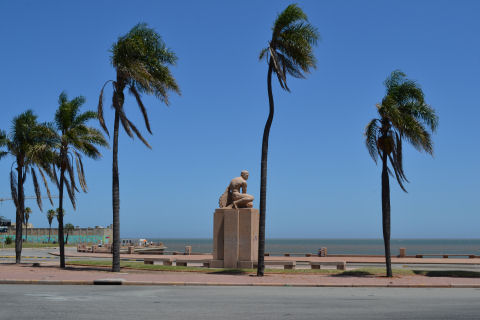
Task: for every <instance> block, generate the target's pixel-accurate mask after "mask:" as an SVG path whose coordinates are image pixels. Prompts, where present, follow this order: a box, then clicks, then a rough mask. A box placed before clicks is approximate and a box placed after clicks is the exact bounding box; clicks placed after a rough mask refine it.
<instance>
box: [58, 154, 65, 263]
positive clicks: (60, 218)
mask: <svg viewBox="0 0 480 320" xmlns="http://www.w3.org/2000/svg"><path fill="white" fill-rule="evenodd" d="M61 161H62V164H61V165H60V190H59V194H58V245H59V246H60V268H65V244H64V242H63V240H64V239H63V184H64V183H65V179H64V177H65V164H64V163H63V162H64V159H63V155H61Z"/></svg>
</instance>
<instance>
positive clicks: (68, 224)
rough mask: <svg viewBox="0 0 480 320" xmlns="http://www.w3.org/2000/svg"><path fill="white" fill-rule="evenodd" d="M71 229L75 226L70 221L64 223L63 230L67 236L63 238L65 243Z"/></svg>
mask: <svg viewBox="0 0 480 320" xmlns="http://www.w3.org/2000/svg"><path fill="white" fill-rule="evenodd" d="M73 230H75V227H74V226H73V224H71V223H67V224H66V225H65V232H66V233H67V238H66V239H65V243H66V244H68V235H69V234H70V232H72V231H73Z"/></svg>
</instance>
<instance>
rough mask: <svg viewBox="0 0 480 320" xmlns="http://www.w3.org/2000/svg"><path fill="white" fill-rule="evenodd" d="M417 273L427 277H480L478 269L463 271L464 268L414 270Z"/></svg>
mask: <svg viewBox="0 0 480 320" xmlns="http://www.w3.org/2000/svg"><path fill="white" fill-rule="evenodd" d="M413 272H414V273H415V274H419V275H422V276H426V277H451V278H480V272H478V271H463V270H435V271H429V270H413Z"/></svg>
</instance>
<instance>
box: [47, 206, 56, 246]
mask: <svg viewBox="0 0 480 320" xmlns="http://www.w3.org/2000/svg"><path fill="white" fill-rule="evenodd" d="M55 217H56V213H55V210H53V209H50V210H48V211H47V220H48V243H50V234H51V232H52V222H53V218H55Z"/></svg>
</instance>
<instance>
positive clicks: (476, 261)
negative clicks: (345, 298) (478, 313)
mask: <svg viewBox="0 0 480 320" xmlns="http://www.w3.org/2000/svg"><path fill="white" fill-rule="evenodd" d="M50 254H51V255H57V256H58V251H51V252H50ZM66 256H67V257H68V258H70V259H78V260H82V259H85V258H104V259H111V258H112V255H111V254H108V253H85V252H73V251H70V252H68V253H67V254H66ZM120 256H121V259H132V260H143V259H145V258H158V257H165V258H167V257H170V258H173V259H176V260H178V261H182V260H189V261H193V260H199V261H200V260H209V259H212V258H213V257H212V255H211V254H195V255H148V254H121V255H120ZM274 260H277V261H297V262H310V261H325V262H327V261H346V262H347V264H348V263H358V264H384V263H385V258H383V257H360V256H353V257H348V256H347V257H328V256H327V257H318V256H313V257H301V256H290V257H282V256H267V257H265V261H274ZM392 264H447V265H449V264H451V265H455V264H464V265H472V266H480V258H473V259H468V258H465V259H462V258H395V257H392ZM479 271H480V270H479Z"/></svg>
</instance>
